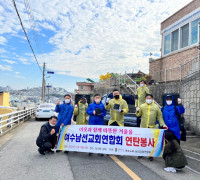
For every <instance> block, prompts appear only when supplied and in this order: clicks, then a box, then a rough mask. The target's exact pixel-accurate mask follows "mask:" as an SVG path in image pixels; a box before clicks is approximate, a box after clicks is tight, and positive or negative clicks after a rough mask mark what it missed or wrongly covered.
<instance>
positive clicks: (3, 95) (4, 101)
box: [0, 92, 10, 107]
mask: <svg viewBox="0 0 200 180" xmlns="http://www.w3.org/2000/svg"><path fill="white" fill-rule="evenodd" d="M9 97H10V93H8V92H0V106H7V107H9Z"/></svg>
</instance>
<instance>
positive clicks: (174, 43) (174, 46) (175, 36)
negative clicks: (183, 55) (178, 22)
mask: <svg viewBox="0 0 200 180" xmlns="http://www.w3.org/2000/svg"><path fill="white" fill-rule="evenodd" d="M178 36H179V30H178V29H177V30H176V31H174V32H172V51H176V50H178V39H179V38H178Z"/></svg>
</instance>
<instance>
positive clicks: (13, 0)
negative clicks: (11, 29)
mask: <svg viewBox="0 0 200 180" xmlns="http://www.w3.org/2000/svg"><path fill="white" fill-rule="evenodd" d="M12 2H13V5H14V7H15V11H16V13H17V16H18V19H19V21H20V24H21V26H22V29H23V31H24V34H25V36H26V39H27V41H28V43H29V46H30V48H31V51H32V53H33V56H34V58H35V61H36V63H37V65H38V67H39V69H40V71H41V72H42V69H41V67H40V65H39V62H38V60H37V57H36V55H35V52H34V50H33V47H32V45H31V42H30V40H29V38H28V35H27V33H26V30H25V28H24V25H23V23H22V20H21V17H20V15H19V12H18V9H17V6H16V3H15V0H12Z"/></svg>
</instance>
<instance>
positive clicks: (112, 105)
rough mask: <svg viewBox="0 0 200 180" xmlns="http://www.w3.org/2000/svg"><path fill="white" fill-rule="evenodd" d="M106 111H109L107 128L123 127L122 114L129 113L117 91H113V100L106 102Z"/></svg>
mask: <svg viewBox="0 0 200 180" xmlns="http://www.w3.org/2000/svg"><path fill="white" fill-rule="evenodd" d="M105 108H106V110H110V120H109V122H108V125H109V126H124V114H127V113H128V111H129V108H128V104H127V102H126V101H125V100H124V99H122V96H121V95H120V93H119V91H118V90H117V89H114V90H113V99H111V100H110V99H109V98H108V99H107V100H106V106H105Z"/></svg>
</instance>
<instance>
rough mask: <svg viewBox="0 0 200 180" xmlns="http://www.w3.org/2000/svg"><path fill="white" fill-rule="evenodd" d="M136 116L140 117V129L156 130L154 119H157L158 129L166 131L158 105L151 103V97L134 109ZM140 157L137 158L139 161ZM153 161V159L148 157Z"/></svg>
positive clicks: (147, 96) (148, 96)
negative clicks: (161, 128)
mask: <svg viewBox="0 0 200 180" xmlns="http://www.w3.org/2000/svg"><path fill="white" fill-rule="evenodd" d="M136 116H137V117H141V124H140V128H156V119H158V121H159V124H160V127H163V128H164V129H167V126H166V125H165V123H164V120H163V117H162V112H161V110H160V108H159V107H158V105H156V104H155V103H154V101H153V95H151V94H147V95H146V103H144V104H142V105H141V106H140V107H137V108H136ZM141 157H142V156H138V158H139V159H140V158H141ZM149 160H150V161H153V157H149Z"/></svg>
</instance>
